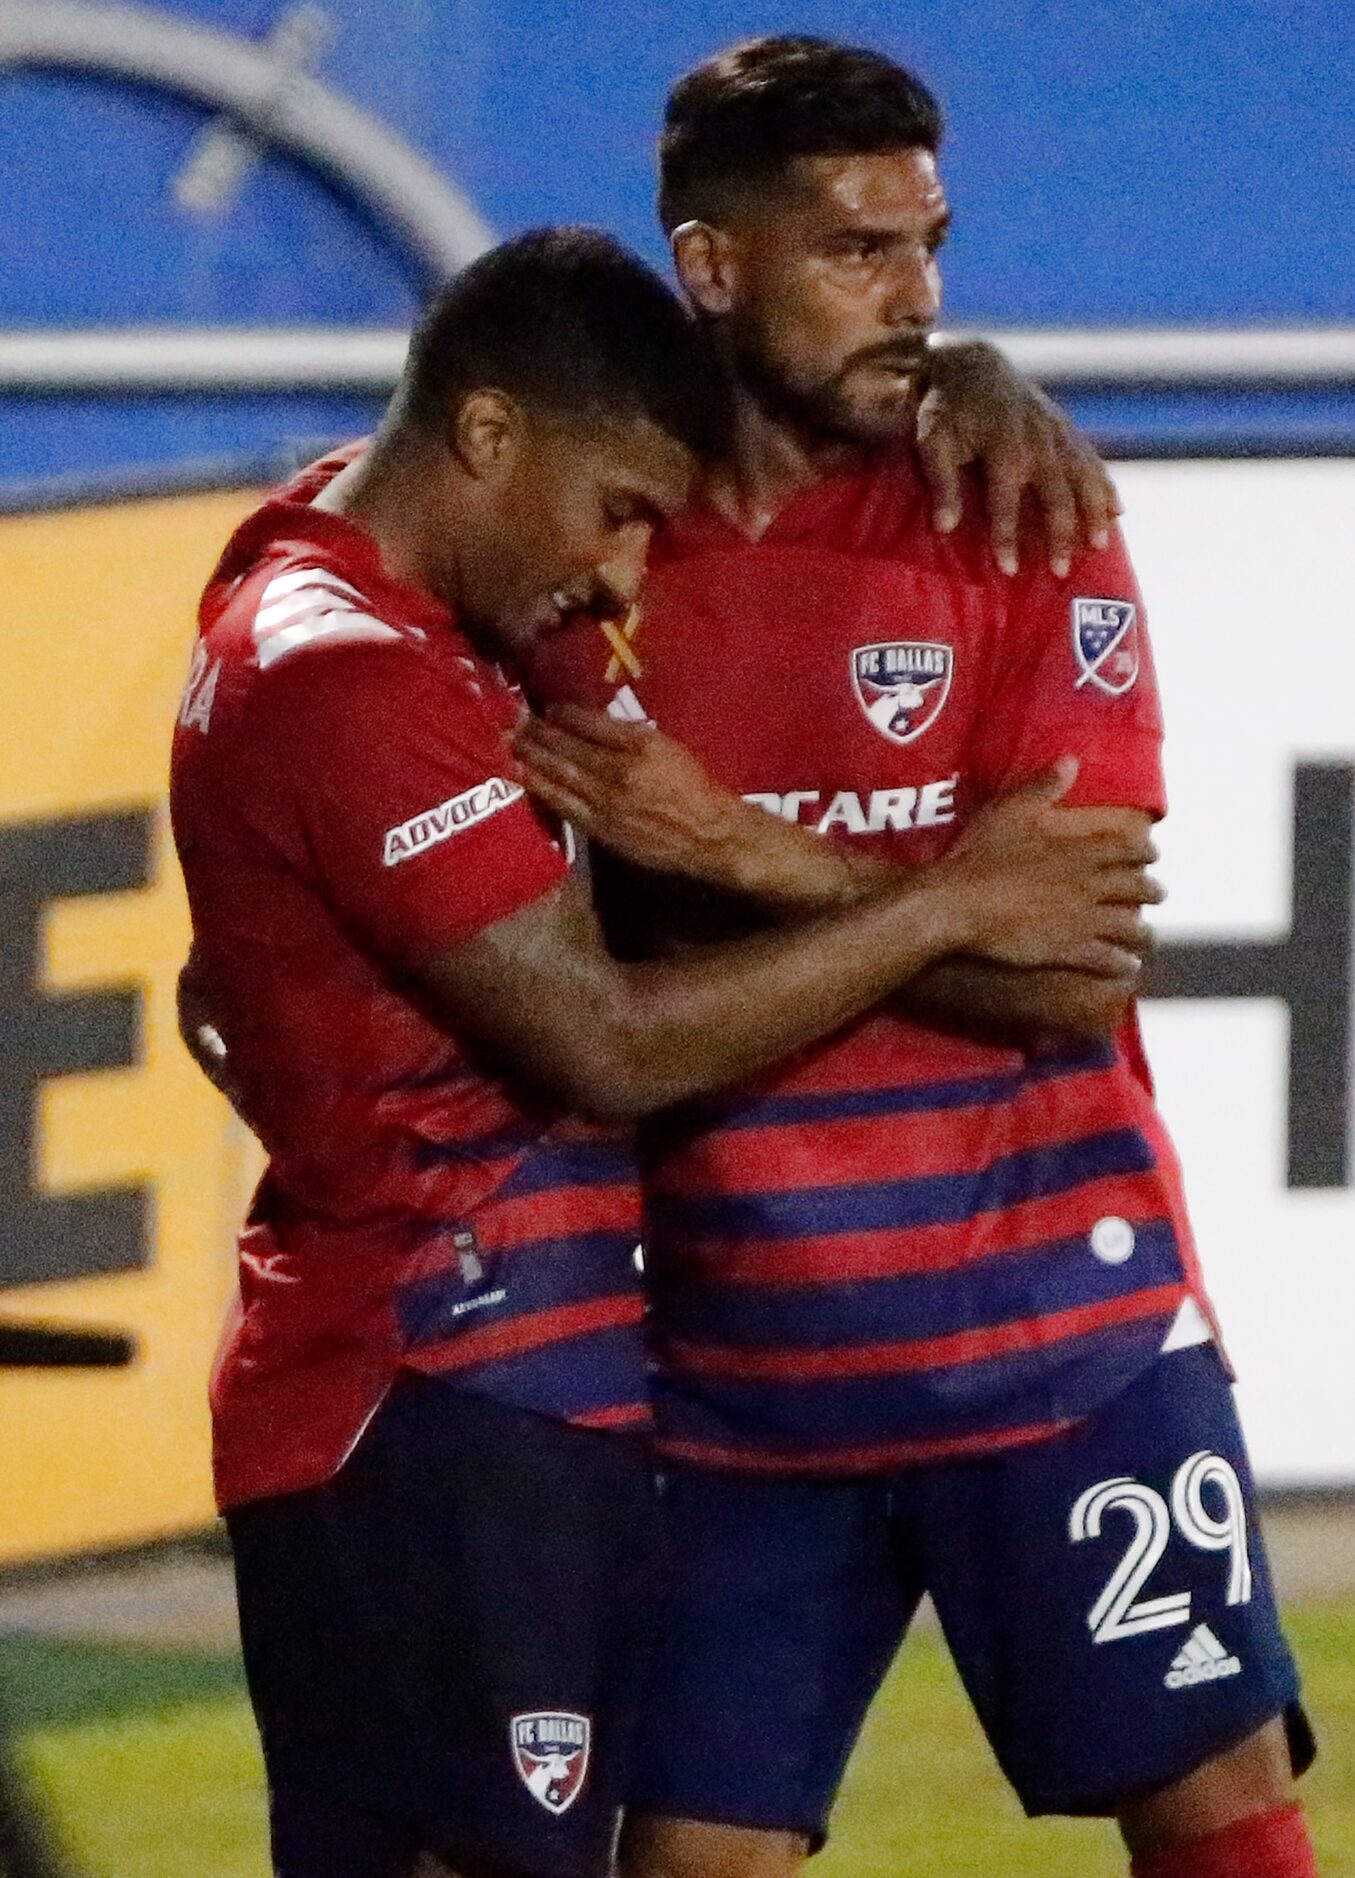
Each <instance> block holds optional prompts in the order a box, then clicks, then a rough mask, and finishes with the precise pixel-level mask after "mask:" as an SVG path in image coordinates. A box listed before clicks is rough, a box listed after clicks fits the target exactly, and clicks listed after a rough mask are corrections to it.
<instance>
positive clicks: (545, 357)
mask: <svg viewBox="0 0 1355 1878" xmlns="http://www.w3.org/2000/svg"><path fill="white" fill-rule="evenodd" d="M483 385H497V386H498V387H499V388H500V389H501V390H503V391H506V392H507V393H509V395H510V396H512V397H514V398H517V399H519V400H520V401H521V402H522V403H523V404H525V405H528V406H530V408H531V409H532V410H534V411H537V412H538V413H541V414H542V415H548V414H549V413H551V412H555V413H558V414H562V415H567V416H568V417H569V419H570V420H571V422H574V423H578V422H579V421H580V419H583V420H585V421H586V420H587V419H589V418H590V417H596V418H599V419H602V420H609V419H614V418H615V417H616V416H617V414H618V413H619V412H625V411H627V410H630V411H634V412H635V413H636V414H637V415H643V416H644V417H647V418H648V419H649V420H650V421H651V422H652V423H654V424H656V425H657V426H658V428H659V429H660V430H662V431H664V432H665V433H666V434H667V435H669V436H671V437H676V438H677V439H678V440H679V442H681V443H683V444H685V445H686V447H687V448H688V449H689V450H690V451H691V452H692V454H693V455H694V456H696V457H698V458H709V457H711V456H714V455H716V454H717V453H718V452H719V451H720V450H721V449H722V448H723V447H724V446H725V445H726V444H727V441H728V438H727V428H726V427H727V420H728V386H727V381H726V379H725V377H724V374H723V373H722V372H721V371H720V369H719V365H718V362H717V361H716V360H715V358H714V357H713V355H712V354H711V353H710V351H709V349H708V347H707V346H706V344H705V335H704V333H702V332H700V331H699V330H696V329H694V327H693V322H692V318H691V315H690V313H688V312H687V310H686V309H685V308H684V307H683V306H682V305H681V304H680V303H679V302H678V301H677V300H675V299H674V297H673V295H672V294H671V293H670V292H669V290H668V289H667V288H666V287H665V286H664V284H663V282H662V281H661V280H659V278H658V277H657V275H654V274H651V273H649V272H648V271H647V270H645V269H641V268H638V267H637V266H636V265H635V262H634V260H633V259H632V257H631V256H630V255H629V254H627V253H626V251H625V250H624V249H623V248H622V247H621V246H620V245H619V244H618V243H617V242H615V241H614V240H612V239H611V237H610V236H607V235H604V234H602V233H601V232H600V231H599V230H597V229H593V228H543V229H538V230H536V231H534V232H532V233H530V234H527V235H522V236H519V237H518V238H517V239H516V240H515V241H510V242H504V243H502V244H501V245H500V246H499V247H497V248H495V249H492V250H491V251H490V252H489V253H488V254H486V255H483V256H482V257H481V258H480V259H479V260H478V261H476V262H475V264H474V265H473V266H472V267H469V268H467V269H466V270H465V271H464V272H463V273H461V274H459V275H457V276H456V277H455V278H454V279H453V280H452V281H450V282H449V283H448V284H447V286H445V287H444V288H443V289H442V290H441V292H439V293H438V294H436V295H435V296H434V297H433V298H432V299H431V300H430V301H429V303H428V305H427V307H426V308H425V309H424V312H423V314H422V316H421V317H420V319H419V321H418V324H417V325H416V327H415V330H414V333H413V336H412V338H411V340H410V346H409V358H408V363H407V366H406V370H405V375H404V382H403V387H402V391H401V396H400V402H399V406H398V408H399V411H400V413H401V416H402V417H403V418H404V419H405V420H406V421H408V422H409V423H410V424H412V425H416V426H418V427H419V428H421V429H423V430H434V431H436V430H437V429H438V428H439V427H440V426H441V425H443V424H445V423H446V421H447V413H448V412H449V411H451V410H454V409H455V408H456V405H457V402H458V400H459V399H460V398H461V397H463V396H464V395H465V394H466V393H467V392H469V391H473V390H475V389H476V388H477V387H479V386H483Z"/></svg>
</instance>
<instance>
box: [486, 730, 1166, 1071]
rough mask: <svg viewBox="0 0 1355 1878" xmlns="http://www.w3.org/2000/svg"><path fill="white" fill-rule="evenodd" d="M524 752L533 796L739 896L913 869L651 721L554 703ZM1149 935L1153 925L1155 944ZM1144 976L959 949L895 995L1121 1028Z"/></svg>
mask: <svg viewBox="0 0 1355 1878" xmlns="http://www.w3.org/2000/svg"><path fill="white" fill-rule="evenodd" d="M519 754H520V756H521V758H522V760H523V761H524V763H525V764H526V766H527V772H528V778H529V783H530V786H531V787H532V788H533V790H534V791H535V793H537V794H538V795H539V796H541V797H542V799H543V800H545V801H547V802H548V803H549V804H550V806H551V807H552V808H553V809H555V811H556V812H557V813H559V814H561V815H564V816H566V817H567V818H568V819H569V820H571V821H572V822H573V823H574V824H575V826H576V827H578V828H580V829H581V830H582V831H583V832H585V833H588V834H590V835H592V836H593V837H594V838H595V839H598V840H600V841H601V842H602V843H603V844H604V845H606V846H607V847H609V848H610V849H611V850H612V851H613V852H614V853H619V854H620V855H621V856H622V857H623V858H625V859H628V860H630V861H633V862H635V863H636V864H638V865H641V866H645V867H649V868H653V869H657V870H661V871H666V872H671V873H675V874H681V875H685V876H686V877H687V878H689V879H694V880H700V881H702V882H704V883H706V884H708V885H712V886H716V887H721V888H724V889H726V890H728V891H732V892H736V893H738V894H741V895H743V896H745V897H746V898H748V899H751V900H753V901H755V902H757V904H759V905H761V906H762V907H764V908H765V909H766V910H767V911H769V912H770V913H772V914H774V915H775V916H777V917H780V918H785V917H796V918H805V917H809V916H813V915H820V914H823V913H826V912H830V911H832V910H834V909H841V908H845V907H850V906H853V905H858V904H860V903H861V902H862V901H863V900H867V899H869V898H871V897H872V896H874V895H876V894H878V893H879V892H881V891H882V890H883V889H884V888H886V887H887V886H888V884H889V883H890V882H897V881H898V880H899V878H900V876H901V875H902V874H904V873H905V871H908V870H903V869H901V868H899V867H898V866H897V865H896V864H894V863H891V862H889V861H885V860H882V859H880V858H879V857H877V856H875V855H872V854H871V853H869V852H868V851H864V850H862V849H861V848H860V847H847V846H844V845H842V844H839V843H836V842H829V841H825V840H824V839H822V837H820V836H818V835H816V834H814V833H813V832H812V831H811V830H809V829H807V828H803V827H800V826H797V825H793V824H788V823H786V822H783V821H780V820H779V819H778V818H777V817H775V816H769V815H768V814H766V813H765V811H764V810H762V809H761V808H759V807H757V806H755V805H753V804H751V803H747V802H744V801H743V800H742V799H741V798H740V797H738V796H736V795H734V794H733V793H732V792H731V791H729V790H727V789H724V788H722V787H721V786H720V785H719V784H717V783H715V782H713V781H712V779H711V778H710V776H709V775H708V774H707V772H706V771H705V769H704V767H703V766H702V765H701V763H700V762H699V761H698V760H697V759H696V758H695V757H694V756H692V755H691V753H690V752H689V751H687V750H685V749H684V748H683V747H682V746H681V745H680V744H677V743H675V742H674V741H673V740H672V739H671V738H669V737H665V736H664V735H663V734H662V733H661V732H658V731H655V730H653V729H652V728H651V727H649V726H645V725H637V724H618V723H616V722H614V720H612V719H610V718H608V717H606V716H605V715H604V714H602V713H599V712H594V711H589V710H587V709H585V708H584V707H581V706H576V705H562V706H555V707H552V709H551V711H550V713H549V715H548V719H547V721H546V722H545V723H533V724H531V725H529V726H528V727H527V728H526V729H525V730H524V731H523V733H522V735H521V738H520V741H519ZM1064 813H1073V814H1082V815H1086V816H1088V817H1090V818H1091V820H1090V822H1089V824H1088V825H1089V826H1091V827H1102V828H1105V829H1112V828H1113V829H1115V830H1117V831H1119V832H1120V833H1121V834H1122V835H1123V836H1124V838H1125V839H1126V840H1127V841H1129V842H1131V843H1132V844H1134V849H1135V852H1136V854H1137V857H1138V862H1139V864H1140V865H1142V864H1144V863H1146V862H1147V861H1150V860H1151V859H1153V858H1154V851H1153V848H1152V843H1151V838H1150V833H1149V828H1150V824H1149V818H1148V817H1147V816H1146V815H1142V814H1141V813H1139V812H1138V811H1136V810H1112V811H1097V810H1092V811H1064ZM1147 942H1148V933H1147V929H1146V928H1143V929H1142V934H1141V943H1142V945H1143V946H1144V947H1145V948H1146V945H1147ZM1136 979H1137V974H1136V970H1134V969H1129V970H1126V971H1124V972H1121V973H1114V974H1106V973H1101V974H1094V973H1090V972H1087V971H1085V970H1075V969H1069V968H1067V967H1064V968H1059V967H1053V966H1048V967H1030V966H1026V967H1019V966H1012V965H1009V964H1004V963H1002V962H1001V961H999V960H996V959H991V958H989V959H984V958H977V957H950V958H945V959H940V960H937V961H936V962H934V963H932V964H930V965H928V966H927V967H925V968H924V969H923V970H922V971H920V972H919V973H918V974H917V975H916V976H915V977H914V978H913V979H912V980H911V981H910V982H909V984H908V985H907V986H906V988H904V989H903V990H902V991H901V992H900V993H899V1001H900V1003H901V1004H902V1006H903V1008H905V1009H906V1010H907V1011H908V1012H909V1013H911V1014H912V1015H915V1016H917V1017H920V1018H922V1019H924V1020H926V1021H932V1022H936V1023H939V1024H941V1025H945V1024H948V1023H958V1024H959V1025H961V1026H962V1027H963V1028H965V1029H967V1030H970V1031H973V1030H976V1029H977V1030H982V1031H988V1032H993V1033H1003V1032H1005V1033H1008V1034H1010V1033H1013V1032H1015V1033H1016V1034H1018V1035H1021V1036H1025V1035H1028V1034H1029V1033H1031V1032H1041V1031H1054V1032H1064V1033H1071V1034H1074V1035H1080V1036H1111V1035H1113V1034H1114V1033H1115V1031H1116V1030H1118V1028H1119V1026H1120V1024H1121V1023H1122V1022H1123V1019H1124V1016H1125V1014H1126V1012H1127V1010H1128V1008H1129V1005H1130V1003H1131V1001H1132V999H1133V996H1134V990H1135V985H1136Z"/></svg>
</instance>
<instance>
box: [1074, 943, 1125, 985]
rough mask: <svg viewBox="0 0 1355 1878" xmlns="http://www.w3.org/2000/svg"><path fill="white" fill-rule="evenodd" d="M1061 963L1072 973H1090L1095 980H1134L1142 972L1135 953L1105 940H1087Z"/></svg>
mask: <svg viewBox="0 0 1355 1878" xmlns="http://www.w3.org/2000/svg"><path fill="white" fill-rule="evenodd" d="M1062 963H1063V964H1065V965H1067V966H1070V967H1071V968H1072V969H1073V970H1074V971H1078V972H1091V973H1092V974H1093V976H1095V977H1097V978H1127V979H1136V978H1137V977H1138V975H1139V974H1140V972H1141V971H1142V970H1143V961H1142V959H1141V958H1140V957H1139V955H1138V954H1137V953H1136V952H1131V951H1128V950H1127V949H1126V948H1125V947H1124V946H1118V945H1112V944H1111V943H1110V941H1109V940H1106V939H1089V940H1088V941H1087V943H1086V944H1085V945H1081V946H1078V947H1077V948H1076V949H1075V950H1074V951H1072V952H1070V953H1069V954H1068V956H1067V958H1066V959H1064V960H1063V961H1062Z"/></svg>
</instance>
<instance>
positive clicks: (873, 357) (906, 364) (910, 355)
mask: <svg viewBox="0 0 1355 1878" xmlns="http://www.w3.org/2000/svg"><path fill="white" fill-rule="evenodd" d="M926 359H927V340H926V337H925V335H922V334H919V336H918V337H917V338H916V339H896V340H893V341H892V342H891V343H890V344H888V345H883V346H867V347H866V348H865V349H864V350H863V351H861V352H854V353H853V354H852V356H851V357H850V358H849V359H848V360H847V363H846V364H845V365H844V366H843V368H842V369H843V371H844V372H853V371H855V370H856V369H857V367H858V366H862V365H892V366H894V367H896V368H897V369H898V370H899V371H902V372H915V371H917V369H918V368H919V366H921V365H923V364H925V363H926Z"/></svg>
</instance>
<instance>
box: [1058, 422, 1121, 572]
mask: <svg viewBox="0 0 1355 1878" xmlns="http://www.w3.org/2000/svg"><path fill="white" fill-rule="evenodd" d="M1070 442H1071V444H1072V446H1073V448H1074V451H1075V454H1074V457H1073V461H1072V463H1071V465H1070V469H1069V473H1070V475H1071V477H1072V480H1073V487H1074V490H1075V492H1076V495H1077V506H1078V512H1079V514H1080V515H1081V517H1082V532H1083V536H1084V537H1085V539H1086V541H1087V544H1088V546H1089V547H1092V548H1096V549H1098V550H1099V549H1101V548H1108V547H1109V546H1110V531H1111V529H1112V528H1113V526H1114V524H1115V517H1116V516H1117V515H1118V514H1119V513H1120V511H1121V507H1122V504H1121V502H1120V495H1119V491H1118V490H1117V489H1116V487H1115V485H1114V483H1113V482H1112V481H1111V479H1110V476H1109V475H1108V473H1107V471H1106V466H1105V464H1104V463H1103V462H1102V461H1101V459H1100V457H1099V456H1097V455H1096V453H1095V452H1094V451H1092V450H1089V449H1087V448H1086V447H1085V446H1084V445H1083V443H1082V439H1081V438H1080V437H1079V436H1078V435H1077V434H1076V432H1074V433H1073V435H1072V437H1071V439H1070Z"/></svg>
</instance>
